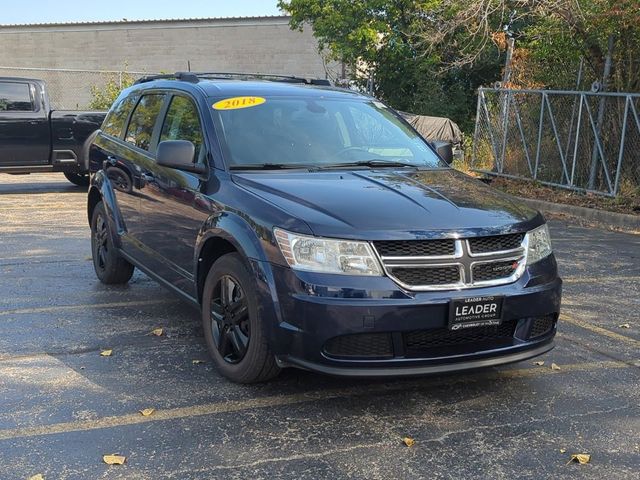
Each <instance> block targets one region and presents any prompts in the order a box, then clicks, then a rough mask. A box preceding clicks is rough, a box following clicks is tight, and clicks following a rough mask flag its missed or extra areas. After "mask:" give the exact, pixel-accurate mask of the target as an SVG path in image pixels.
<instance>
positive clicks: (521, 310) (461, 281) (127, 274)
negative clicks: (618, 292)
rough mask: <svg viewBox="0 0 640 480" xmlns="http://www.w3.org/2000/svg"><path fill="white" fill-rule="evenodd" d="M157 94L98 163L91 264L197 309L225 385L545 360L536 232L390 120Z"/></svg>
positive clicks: (301, 90) (260, 93) (117, 118)
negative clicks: (309, 374) (142, 280)
mask: <svg viewBox="0 0 640 480" xmlns="http://www.w3.org/2000/svg"><path fill="white" fill-rule="evenodd" d="M165 77H166V78H162V77H153V78H145V79H143V80H141V81H139V82H138V84H136V85H134V86H133V87H131V88H129V89H127V90H125V91H124V92H122V94H121V95H120V97H119V98H118V99H117V101H116V102H115V103H114V104H113V106H112V107H111V110H110V111H109V113H108V115H107V118H106V119H105V121H104V123H103V125H102V129H101V131H100V132H99V134H98V135H97V137H96V139H95V141H94V143H93V145H92V147H91V151H90V159H91V170H92V171H93V172H94V174H93V175H92V179H91V186H90V189H89V197H88V214H89V221H90V223H91V231H92V251H93V262H94V266H95V271H96V273H97V276H98V278H99V279H100V280H101V281H102V282H104V283H108V284H112V283H125V282H127V281H128V280H129V279H130V278H131V275H132V273H133V270H134V267H137V268H139V269H140V270H142V271H143V272H145V273H146V274H147V275H149V276H151V277H152V278H154V279H156V280H157V281H158V282H160V283H161V284H162V285H164V286H166V287H167V288H169V289H170V290H172V291H174V292H176V293H177V294H178V295H180V296H181V297H183V298H184V299H186V300H188V301H189V302H191V303H193V304H194V305H196V306H198V308H200V309H201V311H202V321H203V325H204V332H205V338H206V342H207V345H208V348H209V350H210V353H211V356H212V358H213V359H214V361H215V363H216V365H217V367H218V369H219V371H220V372H221V373H222V374H223V375H225V376H226V377H228V378H230V379H232V380H234V381H237V382H255V381H264V380H267V379H270V378H272V377H274V376H275V375H277V373H278V372H279V371H280V369H281V368H283V367H288V366H295V367H300V368H305V369H309V370H314V371H318V372H324V373H328V374H334V375H346V376H398V375H419V374H429V373H441V372H450V371H456V370H467V369H473V368H478V367H486V366H492V365H499V364H504V363H508V362H515V361H520V360H524V359H527V358H530V357H533V356H536V355H540V354H542V353H544V352H546V351H548V350H550V349H551V348H552V347H553V337H554V335H555V332H556V321H557V319H558V314H559V309H560V296H561V283H562V282H561V280H560V278H559V277H558V273H557V265H556V261H555V258H554V256H553V253H552V250H551V243H550V240H549V232H548V230H547V226H546V224H545V220H544V219H543V217H542V216H541V215H540V213H538V212H536V211H534V210H531V209H529V208H527V207H525V206H523V205H521V204H518V203H517V202H514V201H513V200H512V199H511V198H510V197H507V196H505V195H503V194H501V193H499V192H497V191H495V190H492V189H491V188H489V187H488V186H486V185H485V184H483V183H482V182H480V181H478V180H475V179H473V178H470V177H468V176H466V175H464V174H462V173H460V172H458V171H456V170H453V169H451V168H450V167H449V166H448V165H447V164H446V163H445V162H444V161H443V160H442V159H441V158H440V157H439V156H438V155H437V153H436V151H435V150H434V148H433V146H432V145H430V144H429V143H428V142H427V141H425V140H424V139H423V138H421V137H420V135H419V134H418V133H416V132H415V131H414V130H413V129H412V128H411V127H410V126H409V125H408V124H407V123H406V122H405V121H404V120H403V119H402V118H401V117H400V116H399V115H398V114H397V113H396V112H394V111H393V110H392V109H390V108H388V107H387V106H386V105H384V104H383V103H381V102H379V101H378V100H376V99H374V98H371V97H368V96H365V95H362V94H360V93H356V92H353V91H349V90H343V89H338V88H332V87H330V86H328V85H326V82H325V81H320V80H304V79H299V78H295V77H283V78H280V77H269V76H263V77H259V78H258V77H250V76H242V75H240V76H239V75H233V74H192V73H181V74H175V75H167V76H165Z"/></svg>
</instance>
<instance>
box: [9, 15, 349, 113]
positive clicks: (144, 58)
mask: <svg viewBox="0 0 640 480" xmlns="http://www.w3.org/2000/svg"><path fill="white" fill-rule="evenodd" d="M189 68H191V70H193V71H226V72H229V71H231V72H259V73H279V74H294V75H300V76H305V77H320V78H326V77H327V76H328V75H335V72H336V71H337V68H335V66H333V68H332V67H331V66H328V67H327V66H326V65H325V62H324V61H323V58H322V56H321V55H320V54H319V53H318V46H317V42H316V40H315V38H314V37H313V34H312V31H311V28H307V29H305V30H304V31H303V32H299V31H292V30H291V29H290V28H289V17H286V16H270V17H241V18H203V19H185V20H145V21H126V20H123V21H119V22H90V23H64V24H33V25H2V26H0V76H3V75H5V76H6V75H22V76H30V77H40V78H44V79H45V80H47V81H48V82H49V83H50V84H51V85H50V88H51V89H52V91H53V92H54V93H55V94H56V95H55V96H57V97H58V98H54V99H53V100H54V103H55V104H57V105H58V106H59V107H64V108H74V107H76V106H79V107H82V106H83V105H84V104H85V103H87V101H88V99H89V96H90V92H89V90H88V88H83V87H84V85H85V84H94V85H99V83H100V81H99V79H98V78H97V77H96V78H93V77H91V72H93V71H120V70H125V69H126V70H127V71H129V72H152V73H155V72H173V71H179V70H188V69H189ZM51 70H74V71H75V70H82V71H86V74H85V75H82V72H75V75H74V74H73V72H67V73H66V74H64V75H63V72H58V74H55V75H54V74H53V73H51ZM331 70H333V73H332V72H331ZM103 76H104V75H103ZM81 77H85V78H86V81H82V80H80V78H81ZM102 81H103V80H102Z"/></svg>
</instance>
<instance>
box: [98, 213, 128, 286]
mask: <svg viewBox="0 0 640 480" xmlns="http://www.w3.org/2000/svg"><path fill="white" fill-rule="evenodd" d="M91 256H92V258H93V268H94V270H95V271H96V275H97V277H98V279H99V280H100V281H101V282H102V283H105V284H107V285H114V284H122V283H127V282H128V281H129V279H131V276H132V275H133V270H134V266H133V265H131V264H130V263H129V262H128V261H127V260H125V259H124V258H123V257H122V256H121V255H120V253H118V250H117V249H116V248H115V245H114V244H113V239H112V238H111V231H110V228H109V221H108V217H107V212H106V211H105V208H104V204H103V203H102V202H98V204H97V205H96V206H95V208H94V210H93V216H92V217H91Z"/></svg>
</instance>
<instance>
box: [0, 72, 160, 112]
mask: <svg viewBox="0 0 640 480" xmlns="http://www.w3.org/2000/svg"><path fill="white" fill-rule="evenodd" d="M144 75H148V73H145V72H125V71H117V70H73V69H66V68H58V69H51V68H24V67H2V66H0V77H27V78H38V79H40V80H44V81H45V82H46V83H47V90H48V92H49V96H50V97H51V105H52V106H53V108H55V109H56V110H86V109H89V108H91V101H92V99H93V98H94V95H93V91H102V90H104V89H105V88H108V86H109V85H111V86H112V87H114V88H115V87H118V88H122V87H123V86H126V82H127V80H130V79H134V80H135V79H138V78H140V77H142V76H144Z"/></svg>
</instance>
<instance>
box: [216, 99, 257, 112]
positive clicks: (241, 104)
mask: <svg viewBox="0 0 640 480" xmlns="http://www.w3.org/2000/svg"><path fill="white" fill-rule="evenodd" d="M266 101H267V99H266V98H262V97H232V98H225V99H224V100H220V101H219V102H216V103H214V104H213V108H214V109H215V110H237V109H239V108H250V107H257V106H258V105H262V104H263V103H264V102H266Z"/></svg>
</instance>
